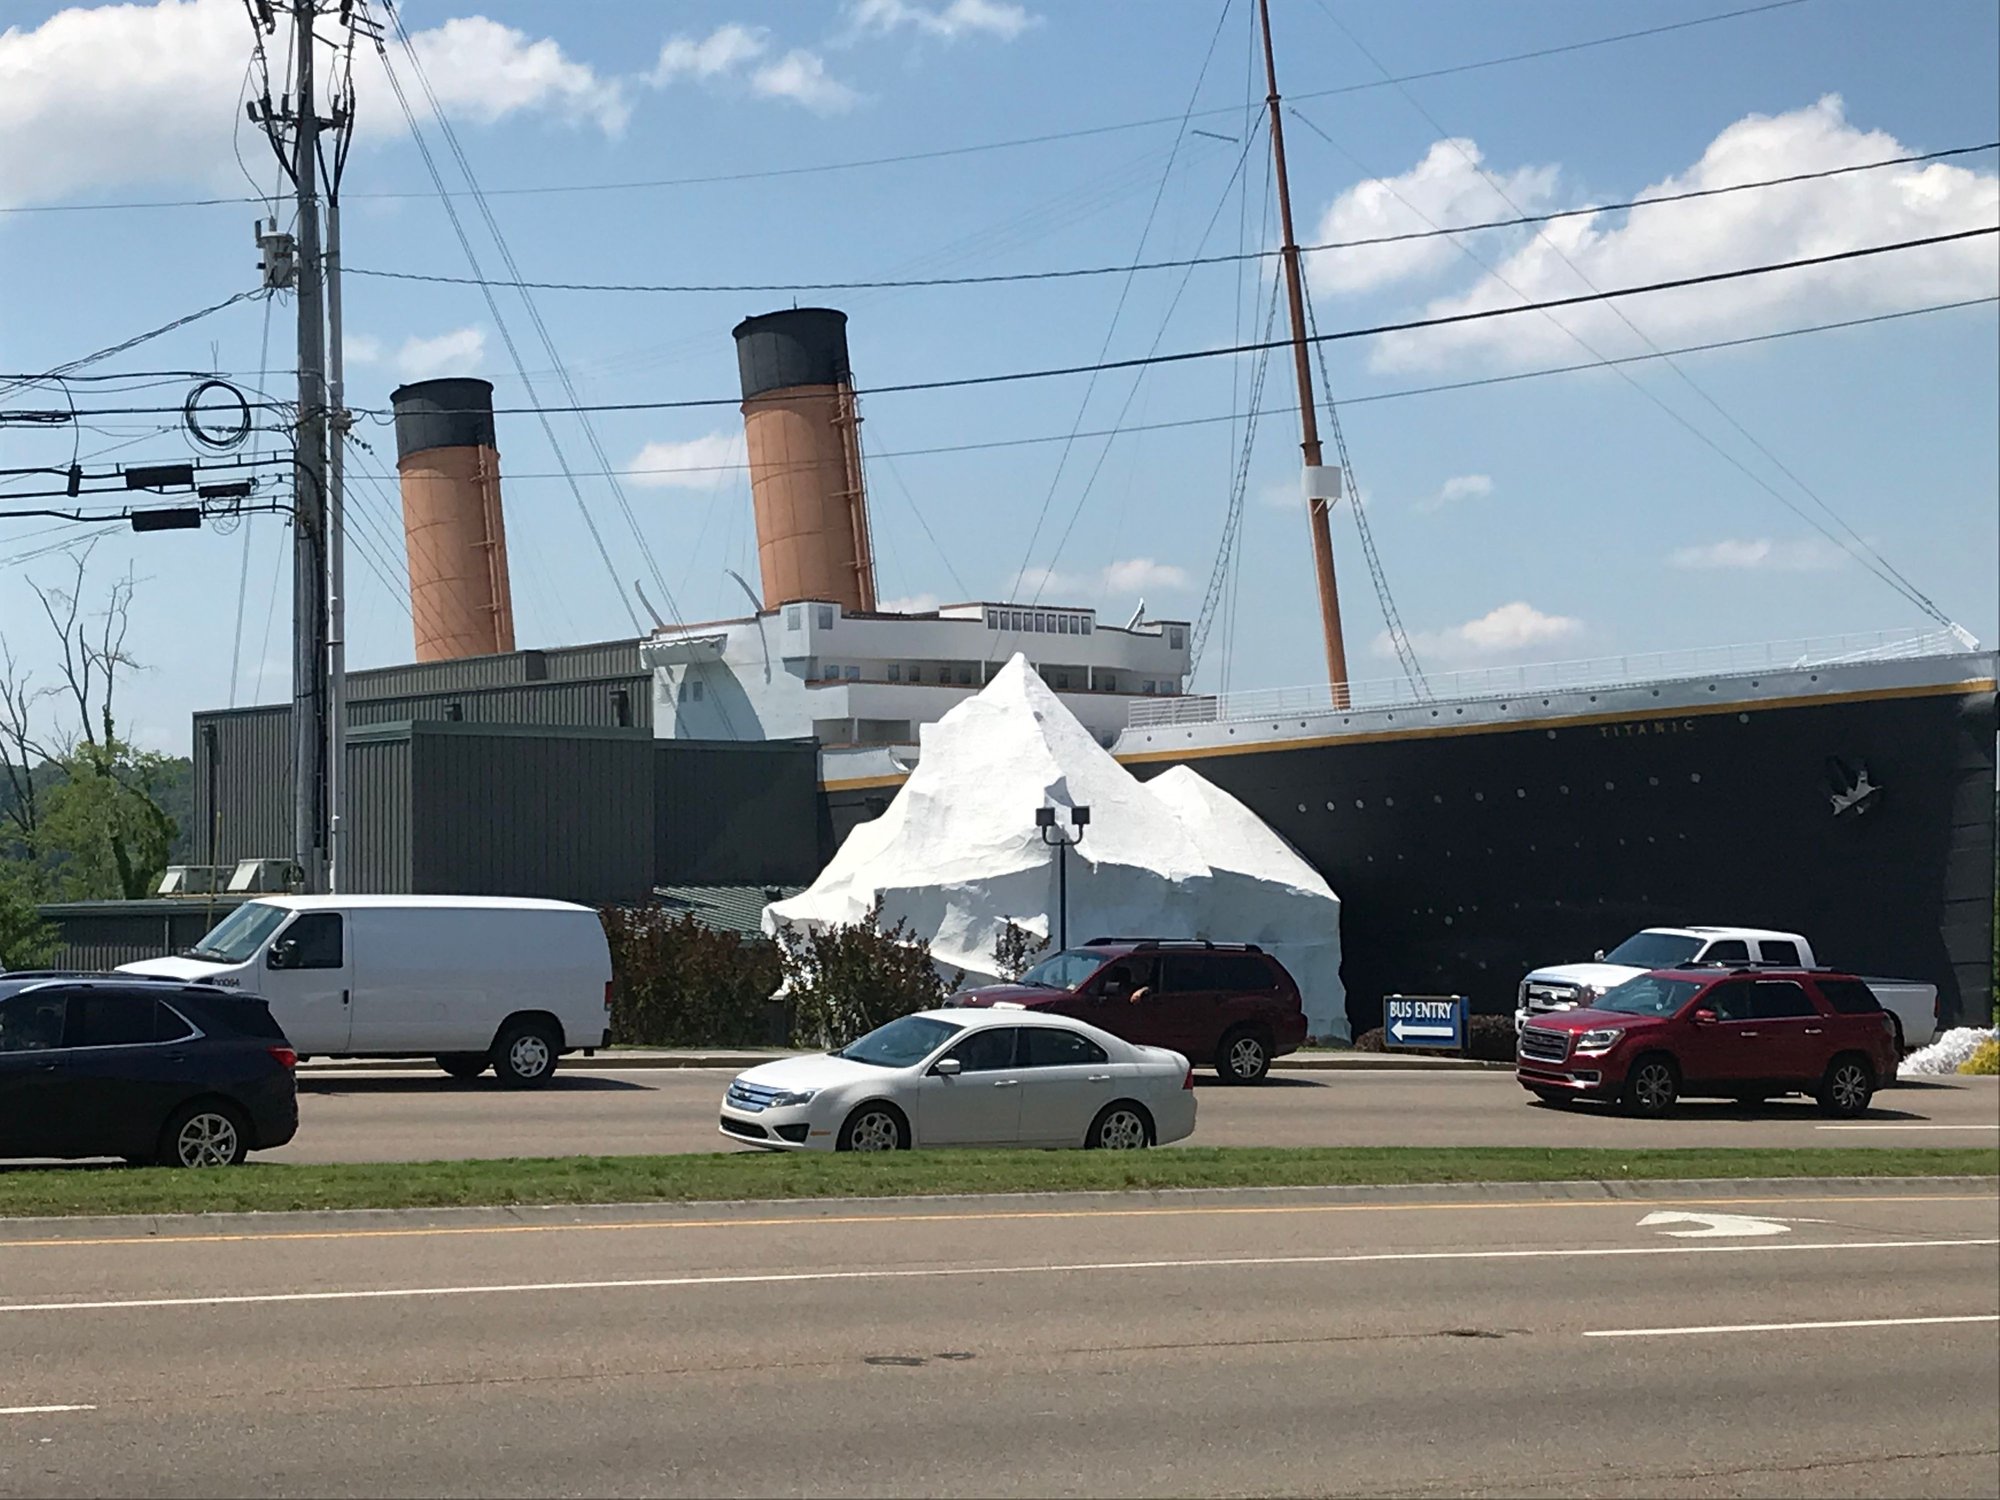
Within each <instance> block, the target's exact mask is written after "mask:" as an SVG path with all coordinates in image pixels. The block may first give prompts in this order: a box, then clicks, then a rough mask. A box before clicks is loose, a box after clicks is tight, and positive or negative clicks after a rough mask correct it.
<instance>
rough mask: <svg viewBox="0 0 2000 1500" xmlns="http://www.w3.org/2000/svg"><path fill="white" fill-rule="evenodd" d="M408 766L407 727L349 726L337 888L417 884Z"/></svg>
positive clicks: (386, 889) (394, 890)
mask: <svg viewBox="0 0 2000 1500" xmlns="http://www.w3.org/2000/svg"><path fill="white" fill-rule="evenodd" d="M410 765H411V753H410V732H409V728H408V727H407V726H405V725H397V726H394V727H392V728H389V729H369V730H359V731H350V733H349V736H348V741H347V797H346V804H347V810H346V823H345V829H346V833H347V848H346V850H345V852H344V853H343V855H342V859H343V860H344V861H345V867H344V873H343V874H342V876H341V880H340V886H341V889H342V890H346V891H353V892H365V893H369V894H374V895H385V896H389V895H403V894H406V893H408V892H410V891H412V890H415V889H416V887H415V886H414V885H413V884H412V861H411V848H412V840H413V835H412V833H411V829H412V828H413V826H414V825H415V821H416V814H415V809H414V807H413V804H412V802H411V794H410Z"/></svg>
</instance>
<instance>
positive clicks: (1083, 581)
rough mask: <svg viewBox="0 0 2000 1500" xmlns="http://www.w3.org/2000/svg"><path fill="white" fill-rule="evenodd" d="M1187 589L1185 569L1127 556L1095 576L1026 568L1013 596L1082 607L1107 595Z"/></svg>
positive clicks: (1020, 598) (1015, 585)
mask: <svg viewBox="0 0 2000 1500" xmlns="http://www.w3.org/2000/svg"><path fill="white" fill-rule="evenodd" d="M1187 586H1188V575H1187V570H1186V569H1185V568H1180V567H1176V566H1175V565H1174V564H1172V563H1163V562H1155V561H1154V560H1153V559H1152V558H1150V557H1128V558H1120V559H1119V560H1118V561H1116V562H1110V563H1106V564H1105V565H1104V566H1103V567H1102V568H1100V569H1099V570H1098V571H1097V572H1095V573H1063V572H1052V571H1051V570H1049V569H1048V568H1027V569H1024V570H1023V571H1022V572H1021V574H1020V576H1019V577H1018V578H1016V579H1015V581H1014V588H1013V590H1012V591H1011V594H1010V597H1011V598H1013V599H1019V600H1023V601H1025V600H1028V599H1033V598H1036V597H1040V598H1042V599H1044V600H1047V601H1049V602H1051V603H1069V602H1074V603H1079V604H1081V603H1088V602H1089V600H1091V599H1092V598H1095V597H1099V596H1101V595H1105V594H1137V593H1142V592H1145V591H1148V590H1151V591H1152V592H1155V593H1174V592H1177V591H1179V590H1181V589H1185V588H1186V587H1187Z"/></svg>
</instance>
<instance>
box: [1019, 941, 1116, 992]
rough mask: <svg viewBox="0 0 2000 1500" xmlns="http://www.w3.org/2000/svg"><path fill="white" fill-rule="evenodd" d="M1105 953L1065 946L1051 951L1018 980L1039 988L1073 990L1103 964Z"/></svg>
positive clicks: (1092, 949)
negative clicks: (1057, 951)
mask: <svg viewBox="0 0 2000 1500" xmlns="http://www.w3.org/2000/svg"><path fill="white" fill-rule="evenodd" d="M1104 959H1105V954H1104V953H1103V952H1102V951H1100V950H1098V949H1094V948H1065V949H1064V950H1063V951H1062V952H1060V953H1051V954H1050V955H1049V956H1048V957H1047V958H1045V959H1043V960H1042V961H1041V962H1040V963H1038V964H1036V965H1035V966H1034V967H1033V968H1032V969H1030V970H1028V972H1027V973H1025V974H1023V975H1022V976H1021V978H1020V980H1019V981H1018V982H1019V983H1021V984H1031V985H1033V986H1034V987H1035V988H1036V989H1040V990H1073V989H1075V988H1076V987H1077V986H1078V985H1080V984H1082V983H1083V982H1084V980H1086V979H1088V978H1090V976H1091V975H1093V974H1095V973H1096V972H1097V971H1098V970H1099V969H1101V968H1102V967H1103V966H1104Z"/></svg>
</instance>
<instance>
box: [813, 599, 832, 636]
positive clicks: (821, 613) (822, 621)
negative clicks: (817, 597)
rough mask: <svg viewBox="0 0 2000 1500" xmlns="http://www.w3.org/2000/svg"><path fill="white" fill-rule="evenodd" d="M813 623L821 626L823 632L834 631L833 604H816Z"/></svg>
mask: <svg viewBox="0 0 2000 1500" xmlns="http://www.w3.org/2000/svg"><path fill="white" fill-rule="evenodd" d="M813 623H814V624H815V625H817V626H819V628H820V629H821V630H831V629H833V606H832V605H831V604H815V605H814V606H813Z"/></svg>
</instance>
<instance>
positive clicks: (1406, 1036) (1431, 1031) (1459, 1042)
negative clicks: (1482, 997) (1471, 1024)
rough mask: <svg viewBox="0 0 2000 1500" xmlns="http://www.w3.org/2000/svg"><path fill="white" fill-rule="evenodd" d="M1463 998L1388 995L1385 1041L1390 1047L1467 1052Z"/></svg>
mask: <svg viewBox="0 0 2000 1500" xmlns="http://www.w3.org/2000/svg"><path fill="white" fill-rule="evenodd" d="M1469 1009H1470V1005H1469V1002H1468V1001H1467V1000H1466V998H1465V996H1463V995H1386V996H1384V997H1383V999H1382V1042H1383V1045H1384V1046H1388V1047H1437V1048H1442V1049H1443V1050H1445V1051H1447V1052H1463V1051H1464V1050H1465V1022H1466V1012H1467V1011H1468V1010H1469Z"/></svg>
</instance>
